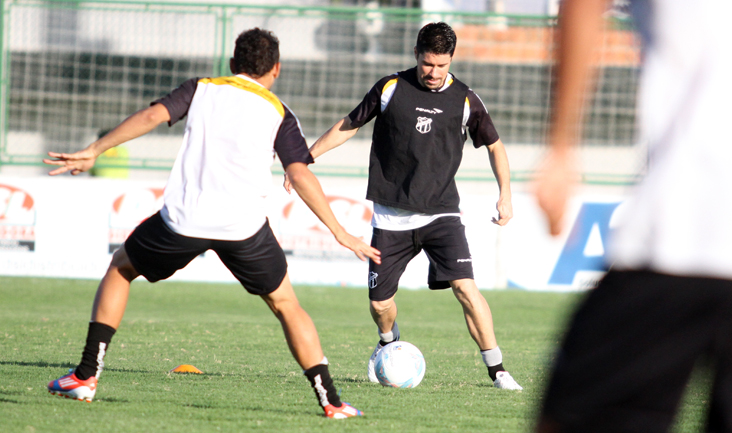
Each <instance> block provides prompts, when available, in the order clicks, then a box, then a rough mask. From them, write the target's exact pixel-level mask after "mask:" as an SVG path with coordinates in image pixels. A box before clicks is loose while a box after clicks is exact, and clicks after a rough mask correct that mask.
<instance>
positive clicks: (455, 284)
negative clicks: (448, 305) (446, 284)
mask: <svg viewBox="0 0 732 433" xmlns="http://www.w3.org/2000/svg"><path fill="white" fill-rule="evenodd" d="M450 286H452V292H453V293H454V294H455V297H456V298H457V299H458V301H460V302H461V303H470V302H472V301H473V300H474V299H476V297H477V296H480V291H479V290H478V286H477V285H476V284H475V280H471V279H463V280H455V281H450Z"/></svg>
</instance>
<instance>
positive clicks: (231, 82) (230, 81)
mask: <svg viewBox="0 0 732 433" xmlns="http://www.w3.org/2000/svg"><path fill="white" fill-rule="evenodd" d="M198 82H199V83H202V84H213V85H215V86H224V85H228V86H234V87H236V88H237V89H241V90H246V91H247V92H251V93H254V94H255V95H258V96H261V97H262V98H264V99H265V100H267V101H268V102H269V103H270V104H272V105H273V106H274V107H275V109H276V110H277V112H278V113H280V116H282V117H285V107H284V106H283V105H282V102H281V101H280V99H279V98H278V97H277V96H275V94H274V93H272V92H270V91H269V90H267V89H266V88H265V87H263V86H260V85H258V84H255V83H252V82H250V81H247V80H245V79H244V78H241V77H236V76H234V77H218V78H202V79H200V80H198Z"/></svg>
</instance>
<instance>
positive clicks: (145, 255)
mask: <svg viewBox="0 0 732 433" xmlns="http://www.w3.org/2000/svg"><path fill="white" fill-rule="evenodd" d="M231 71H232V72H233V73H234V74H235V75H234V76H230V77H218V78H201V79H198V78H195V79H191V80H188V81H186V82H184V83H183V84H182V85H181V86H180V87H178V88H177V89H175V90H173V91H172V92H171V93H170V94H168V95H167V96H164V97H163V98H160V99H158V100H156V101H154V102H153V103H152V104H151V106H150V107H148V108H146V109H143V110H141V111H138V112H137V113H135V114H133V115H132V116H130V117H128V118H127V119H126V120H125V121H123V122H122V123H121V124H120V125H119V126H117V127H116V128H115V129H113V130H112V131H111V132H109V133H108V134H107V135H105V136H104V137H102V138H101V139H99V140H97V141H96V142H94V143H92V144H91V145H89V147H87V148H86V149H84V150H82V151H80V152H76V153H72V154H63V153H53V152H49V156H50V157H51V158H52V159H46V160H44V162H45V163H47V164H51V165H57V166H59V168H57V169H55V170H53V171H51V172H50V174H51V175H57V174H61V173H65V172H70V173H71V174H79V173H81V172H84V171H87V170H89V169H90V168H91V167H92V166H93V165H94V161H95V160H96V158H97V157H98V156H99V155H101V154H102V153H103V152H104V151H105V150H107V149H109V148H112V147H114V146H117V145H119V144H121V143H124V142H125V141H128V140H131V139H133V138H136V137H139V136H141V135H143V134H145V133H148V132H150V131H152V130H153V129H154V128H155V127H157V126H158V125H160V124H161V123H165V122H167V123H168V124H169V125H172V124H174V123H176V122H178V121H179V120H181V119H183V118H184V117H187V123H186V129H185V135H184V137H183V144H182V146H181V149H180V151H179V153H178V157H177V158H176V161H175V164H174V166H173V169H172V171H171V174H170V178H169V180H168V184H167V186H166V187H165V194H164V206H163V208H162V210H161V211H160V212H158V213H157V214H155V215H153V216H152V217H150V218H149V219H147V220H146V221H144V222H142V223H141V224H140V225H139V226H138V227H137V228H136V229H135V231H134V232H133V233H132V234H131V235H130V237H129V238H128V239H127V241H126V242H125V244H124V246H122V247H121V248H120V249H119V250H117V251H116V252H115V253H114V256H113V258H112V263H111V264H110V266H109V269H108V271H107V274H106V275H105V276H104V279H103V280H102V282H101V283H100V285H99V289H98V290H97V295H96V298H95V300H94V306H93V309H92V318H91V323H90V324H89V333H88V336H87V342H86V347H85V348H84V352H83V354H82V359H81V362H80V364H79V366H78V367H76V369H74V370H73V371H71V372H70V373H69V374H67V375H65V376H63V377H61V378H59V379H57V380H54V381H52V382H51V383H49V384H48V389H49V391H50V392H51V393H53V394H57V395H63V396H67V397H71V398H74V399H77V400H86V401H91V400H92V399H93V397H94V395H95V393H96V385H97V379H98V378H99V375H100V373H101V372H102V368H103V367H104V361H103V360H104V355H105V353H106V350H107V347H108V346H109V343H110V341H111V339H112V336H113V335H114V333H115V331H116V330H117V328H118V327H119V325H120V322H121V321H122V316H123V314H124V311H125V306H126V303H127V298H128V295H129V289H130V282H131V281H132V280H134V279H135V278H136V277H138V276H140V275H142V276H144V277H145V278H147V279H148V280H149V281H151V282H155V281H159V280H163V279H166V278H168V277H170V276H171V275H173V273H174V272H176V271H177V270H178V269H181V268H183V267H185V266H186V265H187V264H188V263H189V262H190V261H191V260H193V259H194V258H195V257H197V256H198V255H200V254H201V253H203V252H204V251H207V250H209V249H210V250H213V251H214V252H216V254H217V255H218V256H219V257H220V258H221V261H222V262H223V263H224V265H226V267H227V268H228V269H229V270H230V271H231V272H232V274H233V275H234V276H235V277H236V278H237V279H238V280H239V281H240V282H241V284H242V285H243V286H244V288H245V289H246V290H247V291H248V292H250V293H252V294H255V295H259V296H261V297H262V299H263V300H264V301H265V302H266V303H267V305H268V306H269V307H270V309H271V310H272V312H273V313H274V314H275V316H276V317H277V318H278V319H279V321H280V322H281V324H282V329H283V331H284V333H285V337H286V339H287V343H288V346H289V348H290V351H291V352H292V355H293V356H294V358H295V360H296V361H297V363H298V364H299V365H300V367H302V369H303V370H304V374H305V376H306V377H307V378H308V380H309V381H310V383H311V385H312V387H313V389H314V391H315V395H316V397H317V399H318V402H319V404H320V405H321V407H322V408H323V410H324V411H325V415H326V416H327V417H329V418H348V417H352V416H358V415H361V411H359V410H357V409H355V408H353V407H351V406H350V405H348V404H346V403H342V402H341V401H340V398H339V396H338V393H337V392H336V389H335V387H334V385H333V381H332V380H331V377H330V373H329V371H328V362H327V359H326V358H325V356H324V355H323V351H322V349H321V346H320V341H319V339H318V334H317V331H316V329H315V326H314V325H313V322H312V320H311V319H310V316H308V314H307V313H306V312H305V311H304V310H303V309H302V308H301V307H300V305H299V303H298V301H297V297H296V296H295V292H294V291H293V289H292V285H291V284H290V280H289V277H288V274H287V262H286V261H285V255H284V253H283V251H282V249H281V248H280V246H279V244H278V242H277V240H276V239H275V237H274V234H273V233H272V230H271V229H270V226H269V222H268V221H267V217H266V212H265V210H266V209H265V197H266V196H267V194H268V193H269V191H270V189H271V188H272V173H271V166H272V163H273V161H274V156H275V153H276V154H277V156H278V157H279V158H280V161H281V162H282V166H283V167H284V169H285V171H286V173H287V175H288V177H289V178H290V180H291V181H292V182H293V185H294V187H295V190H296V191H297V193H298V194H299V195H300V197H301V198H302V199H303V201H304V202H305V203H306V204H307V205H308V206H309V207H310V209H311V210H312V211H313V212H314V213H315V214H316V215H317V216H318V218H319V219H320V220H321V221H322V222H323V223H324V224H325V225H326V226H327V227H328V229H329V230H330V231H331V232H332V233H333V235H334V236H335V238H336V240H337V241H338V242H339V243H340V244H341V245H343V246H344V247H346V248H348V249H350V250H352V251H354V252H355V253H356V255H357V256H358V257H359V258H361V259H362V260H365V259H366V258H369V259H371V260H372V261H377V262H378V261H379V252H378V251H377V250H376V249H375V248H372V247H370V246H368V245H367V244H365V243H363V242H362V241H361V240H359V239H357V238H355V237H353V236H351V235H350V234H348V233H347V232H346V231H345V230H344V229H343V227H342V226H341V225H340V224H339V223H338V221H337V220H336V218H335V216H334V215H333V213H332V211H331V209H330V207H329V205H328V202H327V200H326V198H325V196H324V194H323V191H322V189H321V187H320V183H319V182H318V180H317V179H316V178H315V176H314V175H313V174H312V173H311V172H310V170H309V169H308V167H307V165H308V164H310V163H312V162H313V159H312V157H311V156H310V153H309V151H308V147H307V144H306V143H305V139H304V138H303V135H302V131H301V130H300V126H299V122H298V120H297V118H296V117H295V115H294V114H293V113H292V111H290V109H289V108H288V107H287V106H286V105H285V104H284V103H282V102H281V101H280V100H279V98H277V96H275V95H274V94H273V93H272V92H270V90H269V89H270V88H271V87H272V85H273V84H274V82H275V80H276V79H277V77H278V76H279V74H280V62H279V41H278V40H277V38H276V37H275V36H274V34H272V33H271V32H268V31H265V30H261V29H258V28H255V29H251V30H248V31H246V32H243V33H242V34H241V35H239V37H238V38H237V40H236V48H235V51H234V57H233V58H232V59H231Z"/></svg>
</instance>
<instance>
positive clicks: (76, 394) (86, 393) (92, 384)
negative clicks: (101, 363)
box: [48, 370, 97, 403]
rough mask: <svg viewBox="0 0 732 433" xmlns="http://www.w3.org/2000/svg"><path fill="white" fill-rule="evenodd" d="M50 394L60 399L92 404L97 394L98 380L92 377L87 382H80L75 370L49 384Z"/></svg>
mask: <svg viewBox="0 0 732 433" xmlns="http://www.w3.org/2000/svg"><path fill="white" fill-rule="evenodd" d="M48 392H50V393H51V394H53V395H58V396H60V397H66V398H73V399H74V400H79V401H87V402H89V403H91V401H92V399H93V398H94V394H96V392H97V378H96V377H94V376H92V377H90V378H89V379H87V380H79V378H77V377H76V373H75V372H74V370H71V371H70V372H69V374H67V375H66V376H61V377H59V378H58V379H56V380H52V381H51V382H48Z"/></svg>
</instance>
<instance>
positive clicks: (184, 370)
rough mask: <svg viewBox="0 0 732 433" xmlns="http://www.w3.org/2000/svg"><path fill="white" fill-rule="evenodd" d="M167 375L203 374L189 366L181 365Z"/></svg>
mask: <svg viewBox="0 0 732 433" xmlns="http://www.w3.org/2000/svg"><path fill="white" fill-rule="evenodd" d="M169 373H195V374H203V372H202V371H201V370H199V369H197V368H196V367H194V366H192V365H190V364H182V365H179V366H177V367H175V368H174V369H172V370H170V372H169Z"/></svg>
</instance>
